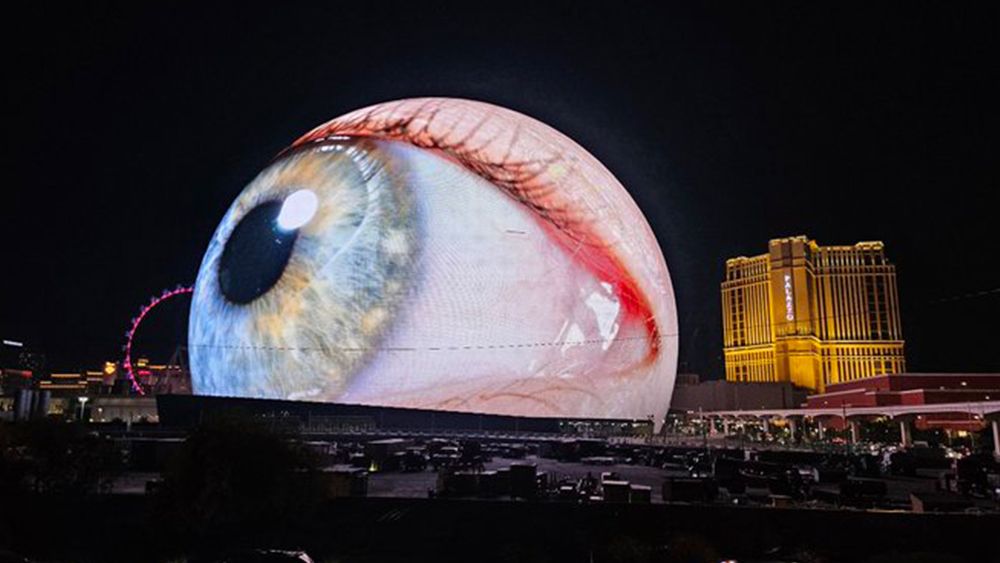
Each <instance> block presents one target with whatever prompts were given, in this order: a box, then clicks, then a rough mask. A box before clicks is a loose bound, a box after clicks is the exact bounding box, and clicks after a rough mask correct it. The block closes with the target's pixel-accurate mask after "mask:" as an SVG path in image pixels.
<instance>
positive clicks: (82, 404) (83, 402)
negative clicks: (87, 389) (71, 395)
mask: <svg viewBox="0 0 1000 563" xmlns="http://www.w3.org/2000/svg"><path fill="white" fill-rule="evenodd" d="M76 400H77V401H80V420H83V413H84V408H85V407H86V405H87V401H89V400H90V399H89V398H88V397H77V398H76Z"/></svg>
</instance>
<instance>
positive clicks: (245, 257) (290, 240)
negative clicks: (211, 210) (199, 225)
mask: <svg viewBox="0 0 1000 563" xmlns="http://www.w3.org/2000/svg"><path fill="white" fill-rule="evenodd" d="M281 206H282V202H280V201H269V202H266V203H262V204H260V205H258V206H257V207H255V208H253V209H252V210H250V212H249V213H247V214H246V215H245V216H244V217H243V219H242V220H240V222H239V223H238V224H237V225H236V227H235V228H234V229H233V232H232V234H230V235H229V240H228V241H226V246H225V248H224V249H223V250H222V257H221V258H220V259H219V289H220V290H221V292H222V295H223V296H224V297H225V298H226V299H227V300H229V301H230V302H233V303H239V304H246V303H249V302H251V301H253V300H254V299H256V298H258V297H260V296H261V295H264V294H265V293H267V291H268V290H270V289H271V288H272V287H274V284H276V283H278V280H279V279H281V275H282V274H283V273H284V271H285V267H286V266H287V265H288V260H289V259H290V258H291V256H292V250H293V248H294V246H295V239H296V238H297V237H298V231H297V230H286V229H282V228H280V227H279V225H278V215H279V214H280V213H281Z"/></svg>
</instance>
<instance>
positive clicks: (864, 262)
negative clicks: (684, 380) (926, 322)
mask: <svg viewBox="0 0 1000 563" xmlns="http://www.w3.org/2000/svg"><path fill="white" fill-rule="evenodd" d="M722 317H723V342H724V347H725V362H726V379H727V380H728V381H732V382H751V383H767V382H771V383H774V382H788V383H792V384H794V385H796V386H799V387H805V388H808V389H812V390H816V391H821V392H822V391H823V390H824V389H826V387H827V386H828V385H834V384H838V383H843V382H847V381H856V380H859V379H864V378H868V377H875V376H880V375H885V374H891V373H900V372H904V371H906V360H905V358H904V355H903V333H902V327H901V325H900V319H899V296H898V293H897V291H896V268H895V266H894V265H892V264H891V263H889V261H888V259H887V258H886V256H885V251H884V247H883V244H882V243H881V242H859V243H857V244H854V245H851V246H820V245H818V244H816V241H814V240H810V239H808V238H807V237H805V236H797V237H790V238H781V239H774V240H772V241H770V244H769V249H768V253H767V254H762V255H760V256H754V257H751V258H747V257H745V256H740V257H737V258H731V259H729V260H727V261H726V278H725V281H724V282H722Z"/></svg>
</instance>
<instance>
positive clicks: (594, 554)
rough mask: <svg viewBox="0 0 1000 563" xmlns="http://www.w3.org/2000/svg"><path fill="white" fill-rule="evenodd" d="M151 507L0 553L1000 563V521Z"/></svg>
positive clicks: (118, 507) (533, 507) (45, 534)
mask: <svg viewBox="0 0 1000 563" xmlns="http://www.w3.org/2000/svg"><path fill="white" fill-rule="evenodd" d="M153 504H154V503H153V501H152V500H150V498H149V497H141V496H121V495H110V496H103V497H93V498H91V499H88V500H80V499H77V500H72V501H71V500H65V499H63V500H60V499H56V498H52V497H36V498H35V499H34V501H32V502H29V503H25V504H20V503H19V505H18V506H11V505H9V504H7V503H3V505H2V506H0V546H3V548H4V549H6V550H9V552H13V553H16V554H17V555H19V556H24V557H27V558H29V559H31V560H41V561H80V562H87V561H221V560H232V559H227V558H226V557H225V556H226V555H227V554H231V553H234V552H238V551H239V550H241V549H245V548H287V549H299V550H304V551H306V552H308V553H309V555H311V556H312V558H313V559H314V560H315V561H317V562H319V561H351V562H366V561H372V562H396V561H399V562H403V561H415V560H420V561H581V562H589V561H699V562H700V561H706V562H708V561H716V562H717V561H721V560H725V559H737V560H739V561H804V562H826V561H860V562H864V561H871V562H883V561H921V562H931V561H942V562H948V561H1000V556H998V548H997V542H998V532H1000V517H997V516H995V515H975V514H913V513H898V512H892V513H888V512H886V513H876V512H859V511H833V510H804V509H780V508H753V507H736V506H734V507H727V506H697V505H681V504H660V505H656V504H650V505H628V504H622V505H615V504H568V503H534V502H509V501H480V500H476V501H471V500H444V499H388V498H367V499H366V498H357V499H350V498H348V499H338V500H335V501H329V502H327V503H324V504H322V505H319V506H317V507H314V508H312V509H310V514H308V515H297V516H293V517H287V518H281V519H278V518H275V519H274V520H273V521H272V522H269V523H267V524H265V525H257V526H253V527H245V526H235V527H230V528H228V529H225V528H220V530H221V529H225V530H226V531H212V530H200V531H199V532H198V533H195V534H191V533H180V532H178V530H179V529H183V526H177V525H176V524H177V523H176V522H165V521H162V517H161V516H157V514H156V511H155V510H154V508H153ZM0 553H2V550H0ZM3 560H4V559H3V556H0V561H3Z"/></svg>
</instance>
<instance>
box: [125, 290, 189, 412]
mask: <svg viewBox="0 0 1000 563" xmlns="http://www.w3.org/2000/svg"><path fill="white" fill-rule="evenodd" d="M193 292H194V286H181V285H179V286H177V287H175V288H174V289H166V290H164V291H163V292H161V293H160V294H159V295H155V296H153V297H152V298H151V299H150V300H149V302H148V303H146V304H145V305H143V306H142V307H140V308H139V314H138V315H136V316H135V317H134V318H133V319H132V321H131V323H130V324H129V328H128V330H127V331H126V332H125V345H124V346H122V350H123V352H124V354H123V356H124V357H123V358H122V368H123V369H124V370H125V374H126V375H127V376H128V379H129V383H130V384H131V386H132V390H133V391H135V392H136V393H138V394H139V395H145V394H146V393H147V389H146V388H144V387H143V385H142V383H140V382H139V377H138V373H137V371H136V369H135V368H136V366H135V364H134V362H133V360H132V343H133V341H134V340H135V335H136V332H137V331H138V330H139V327H140V326H141V325H142V321H143V320H144V319H145V318H146V316H147V315H149V312H150V311H152V310H153V309H155V308H156V307H157V306H159V305H160V304H161V303H163V302H165V301H168V300H170V299H173V298H175V297H178V296H181V295H187V294H191V293H193ZM179 352H180V350H178V352H175V353H174V358H172V359H171V363H174V362H183V363H186V362H185V361H184V358H181V357H180V356H183V355H184V354H180V353H179Z"/></svg>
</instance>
